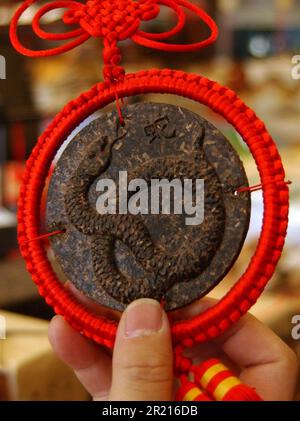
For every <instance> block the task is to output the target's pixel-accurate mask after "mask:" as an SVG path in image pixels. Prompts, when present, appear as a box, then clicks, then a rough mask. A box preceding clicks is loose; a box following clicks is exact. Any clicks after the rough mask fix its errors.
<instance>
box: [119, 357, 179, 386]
mask: <svg viewBox="0 0 300 421" xmlns="http://www.w3.org/2000/svg"><path fill="white" fill-rule="evenodd" d="M122 370H123V372H125V373H126V374H125V375H126V376H127V378H128V379H130V381H132V382H135V383H139V384H141V383H148V384H149V383H165V382H168V381H170V380H171V379H172V365H171V364H170V363H169V362H168V361H163V359H162V358H160V357H151V358H148V359H147V360H145V361H143V362H141V363H140V362H133V363H132V362H129V361H128V362H124V364H123V366H122Z"/></svg>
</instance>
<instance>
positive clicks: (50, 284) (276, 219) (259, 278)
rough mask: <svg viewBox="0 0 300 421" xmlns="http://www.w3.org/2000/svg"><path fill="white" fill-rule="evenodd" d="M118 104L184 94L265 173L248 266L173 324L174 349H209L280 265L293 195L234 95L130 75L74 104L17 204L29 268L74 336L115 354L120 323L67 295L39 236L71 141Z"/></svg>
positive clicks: (159, 75) (202, 82)
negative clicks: (51, 177) (216, 297)
mask: <svg viewBox="0 0 300 421" xmlns="http://www.w3.org/2000/svg"><path fill="white" fill-rule="evenodd" d="M115 92H117V95H118V97H119V98H125V97H129V96H133V95H140V94H147V93H168V94H174V95H180V96H183V97H187V98H190V99H193V100H195V101H197V102H199V103H201V104H205V105H207V106H208V107H210V108H211V109H212V110H213V111H215V112H217V113H218V114H220V115H222V116H223V117H225V119H226V120H227V121H228V122H229V123H231V124H232V125H233V126H234V127H235V129H236V130H237V131H238V132H239V133H240V135H241V136H242V137H243V139H244V140H245V142H246V143H247V145H248V146H249V148H250V151H251V152H252V154H253V157H254V159H255V161H256V163H257V166H258V170H259V173H260V177H261V181H262V187H263V197H264V219H263V227H262V232H261V236H260V241H259V244H258V247H257V249H256V252H255V255H254V256H253V258H252V260H251V262H250V265H249V267H248V268H247V270H246V272H245V273H244V275H242V277H241V278H240V279H239V281H238V282H237V283H236V285H235V286H234V287H233V288H232V289H231V290H230V291H229V293H228V294H227V295H226V296H225V297H224V298H223V299H222V300H221V301H220V302H218V303H217V304H216V305H215V306H214V307H212V308H210V309H209V310H207V311H205V312H204V313H202V314H200V315H198V316H196V317H195V318H193V319H191V320H184V321H179V322H176V323H173V325H172V334H173V339H174V342H175V343H182V344H184V345H185V344H190V342H191V340H192V342H191V343H193V342H194V343H198V342H203V341H205V340H207V339H211V338H214V337H216V336H218V335H220V334H221V333H222V332H224V331H225V330H226V329H227V328H229V326H231V325H232V324H233V323H234V322H236V321H237V320H238V319H239V318H240V317H241V316H242V315H243V314H244V313H246V312H247V311H248V310H249V308H250V307H251V306H252V305H253V304H254V303H255V301H256V300H257V298H258V297H259V295H260V294H261V292H262V291H263V289H264V287H265V285H266V283H267V282H268V280H269V279H270V277H271V276H272V274H273V272H274V269H275V266H276V264H277V262H278V260H279V258H280V255H281V252H282V249H283V245H284V239H285V235H286V230H287V224H288V206H289V202H288V199H289V192H288V186H287V184H286V183H285V174H284V170H283V166H282V162H281V159H280V156H279V154H278V151H277V148H276V146H275V144H274V141H273V140H272V138H271V136H270V135H269V134H268V132H267V131H266V129H265V126H264V124H263V122H262V121H261V120H259V119H258V118H257V117H256V115H255V113H254V112H253V111H252V110H251V109H249V108H248V107H247V106H246V105H245V104H244V103H243V102H242V101H241V100H240V99H239V98H238V97H237V96H236V94H235V93H234V92H233V91H231V90H229V89H227V88H225V87H222V86H220V85H219V84H218V83H216V82H212V81H210V80H208V79H206V78H204V77H201V76H198V75H194V74H186V73H184V72H182V71H173V70H168V69H167V70H149V71H142V72H139V73H137V74H128V75H126V76H125V78H124V80H123V82H120V83H118V84H111V83H110V82H104V83H98V84H97V85H95V86H94V87H93V88H92V89H90V90H89V91H88V92H85V93H83V94H81V95H80V96H79V97H78V98H77V99H76V100H74V101H71V102H70V103H69V104H68V105H66V106H65V108H64V109H63V110H62V111H61V112H60V113H59V114H58V115H57V116H56V117H55V119H54V120H53V122H52V123H51V124H50V126H49V127H48V128H47V129H46V131H45V132H44V133H43V134H42V136H41V137H40V138H39V140H38V143H37V145H36V146H35V148H34V150H33V152H32V155H31V157H30V158H29V160H28V162H27V165H26V170H25V174H24V178H23V183H22V188H21V194H20V200H19V213H18V221H19V242H20V247H21V251H22V254H23V256H24V258H25V260H26V263H27V268H28V270H29V271H30V273H31V274H32V277H33V279H34V281H35V282H36V284H37V285H38V288H39V292H40V294H41V295H42V296H44V297H45V299H46V302H47V303H48V304H49V305H51V306H53V307H54V310H55V312H56V313H58V314H61V315H62V316H64V318H65V319H66V320H67V321H68V322H69V323H70V324H71V326H73V327H74V328H75V329H77V330H79V331H80V332H82V333H83V334H84V335H86V336H87V337H89V338H92V339H93V340H94V341H96V342H98V343H100V344H102V345H105V346H107V347H112V346H113V343H114V339H115V334H116V329H117V323H116V322H113V321H110V320H107V319H105V318H103V317H101V316H99V315H97V314H94V313H93V312H92V311H90V310H89V309H87V308H86V307H85V306H83V305H82V304H81V303H79V302H78V301H77V299H76V298H75V297H74V296H73V295H72V294H71V293H70V292H69V291H67V290H66V289H65V288H64V286H63V285H62V284H61V282H60V281H59V280H58V278H57V276H56V274H55V273H54V271H53V269H52V267H51V264H50V262H49V260H48V258H47V254H46V250H45V245H44V243H43V241H42V240H37V241H32V242H30V241H29V240H30V239H32V238H35V237H37V236H38V235H39V233H40V214H39V209H40V201H41V195H42V192H43V188H44V185H45V180H46V177H47V175H48V171H49V168H50V165H51V162H52V160H53V158H54V156H55V154H56V152H57V149H58V148H59V147H60V146H61V144H62V143H63V142H64V140H65V139H66V138H67V136H68V135H69V134H70V133H71V132H72V130H73V129H74V128H75V127H76V126H78V124H79V123H80V122H81V121H82V120H84V119H85V118H86V117H88V116H89V115H90V114H91V113H93V112H94V111H96V110H99V109H101V108H102V107H104V106H106V105H107V104H109V103H111V102H113V101H114V100H115Z"/></svg>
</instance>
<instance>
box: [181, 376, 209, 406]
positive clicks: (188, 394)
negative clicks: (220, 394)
mask: <svg viewBox="0 0 300 421" xmlns="http://www.w3.org/2000/svg"><path fill="white" fill-rule="evenodd" d="M175 399H176V401H185V402H199V401H211V400H212V399H211V398H210V397H209V396H208V395H207V394H206V393H205V392H203V391H202V390H201V389H199V387H197V386H196V385H195V384H194V383H192V382H190V381H189V380H188V379H187V378H186V377H184V378H182V380H181V386H180V387H179V389H178V390H177V393H176V397H175Z"/></svg>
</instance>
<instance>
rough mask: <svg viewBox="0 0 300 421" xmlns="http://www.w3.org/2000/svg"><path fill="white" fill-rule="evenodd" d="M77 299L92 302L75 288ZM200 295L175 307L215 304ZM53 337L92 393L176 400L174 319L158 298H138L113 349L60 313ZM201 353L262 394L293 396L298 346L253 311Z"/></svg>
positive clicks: (194, 309)
mask: <svg viewBox="0 0 300 421" xmlns="http://www.w3.org/2000/svg"><path fill="white" fill-rule="evenodd" d="M68 288H71V289H72V291H73V292H74V293H75V294H76V295H77V297H78V299H80V300H81V301H82V302H84V303H85V304H87V305H90V306H92V308H93V310H96V311H98V312H99V311H100V312H102V309H101V308H100V307H98V306H96V307H95V304H91V303H90V302H89V301H88V300H87V299H86V298H84V297H83V296H82V295H81V294H80V293H78V291H75V290H74V287H70V285H68ZM213 304H214V302H213V301H211V300H202V301H199V302H196V303H194V304H193V305H191V306H189V307H187V308H185V309H183V310H179V311H177V312H175V313H174V314H172V318H173V319H182V318H187V317H191V316H193V315H195V314H199V313H200V312H202V311H204V310H205V309H206V308H207V307H209V306H211V305H213ZM49 339H50V342H51V344H52V346H53V348H54V351H55V352H56V354H57V355H58V356H59V358H61V359H62V360H63V361H64V362H65V363H66V364H67V365H69V366H70V367H71V368H72V369H73V370H74V372H75V374H76V376H77V377H78V379H79V380H80V382H81V383H82V384H83V386H84V387H85V388H86V390H87V391H88V392H89V393H90V394H91V395H92V397H93V399H94V400H112V401H113V400H123V401H129V400H135V401H138V400H146V401H151V400H153V401H169V400H173V399H174V393H173V390H174V387H173V386H174V378H173V366H172V365H173V361H172V345H171V337H170V325H169V320H168V317H167V315H166V314H165V312H164V311H162V310H161V307H160V305H159V303H157V302H156V301H154V300H148V299H146V300H145V299H143V300H138V301H135V302H134V303H132V304H130V306H128V307H127V309H126V311H125V312H124V313H123V315H122V317H121V319H120V323H119V327H118V331H117V337H116V343H115V347H114V350H113V353H112V355H111V353H110V352H108V351H107V350H105V349H104V348H102V347H100V346H98V345H96V344H95V343H93V342H91V341H89V340H88V339H86V338H85V337H83V336H82V335H81V334H80V333H78V332H76V331H75V330H73V329H72V328H71V327H70V326H69V325H68V324H67V323H66V322H65V321H64V319H63V318H62V317H60V316H55V317H54V318H53V320H52V321H51V323H50V328H49ZM188 352H189V356H192V357H195V358H197V360H200V361H201V360H206V359H208V358H212V357H217V358H220V359H221V360H222V362H223V363H225V364H227V365H228V366H229V367H230V368H231V369H233V370H234V371H235V373H236V374H237V375H239V377H240V379H241V380H242V381H243V382H244V383H246V384H248V385H249V386H251V387H255V388H256V390H257V392H258V393H259V394H260V396H261V397H262V398H263V399H264V400H271V401H279V400H285V401H291V400H293V399H294V393H295V388H296V383H297V377H298V359H297V357H296V355H295V354H294V352H293V351H292V350H291V349H290V348H289V347H288V346H287V345H286V344H285V343H284V342H283V341H282V340H281V339H280V338H279V337H278V336H276V335H275V333H274V332H272V331H271V330H270V329H269V328H268V327H266V326H265V325H264V324H262V323H261V322H260V321H258V320H257V319H256V318H255V317H253V316H252V315H250V314H247V315H246V316H244V317H243V318H242V319H241V320H240V321H239V322H238V323H237V324H235V325H234V326H233V327H231V328H230V329H229V330H228V331H227V332H226V333H225V334H224V335H223V336H221V337H220V338H218V339H216V340H215V341H213V342H210V343H208V344H201V345H198V346H195V347H194V348H192V349H190V350H188Z"/></svg>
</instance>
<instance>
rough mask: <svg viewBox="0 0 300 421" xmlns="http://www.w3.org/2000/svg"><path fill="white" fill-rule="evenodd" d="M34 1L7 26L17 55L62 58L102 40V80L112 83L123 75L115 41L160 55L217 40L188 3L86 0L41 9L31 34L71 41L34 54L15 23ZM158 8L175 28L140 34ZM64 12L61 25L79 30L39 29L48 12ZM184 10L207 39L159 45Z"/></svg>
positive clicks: (181, 0)
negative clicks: (171, 18) (173, 19)
mask: <svg viewBox="0 0 300 421" xmlns="http://www.w3.org/2000/svg"><path fill="white" fill-rule="evenodd" d="M36 2H37V0H26V1H25V2H24V3H23V4H22V5H21V6H20V7H19V9H18V10H17V12H16V13H15V15H14V17H13V19H12V21H11V25H10V39H11V42H12V44H13V46H14V47H15V49H16V50H17V51H19V52H20V53H22V54H24V55H27V56H30V57H45V56H52V55H56V54H61V53H64V52H66V51H69V50H71V49H72V48H74V47H76V46H78V45H80V44H82V43H83V42H84V41H86V40H87V39H88V38H90V37H91V36H93V37H102V38H103V45H104V50H103V60H104V65H105V66H104V69H103V73H104V77H105V79H107V80H109V81H111V82H118V81H119V80H121V79H122V78H123V77H124V74H125V71H124V69H123V67H122V66H120V62H121V52H120V49H119V47H118V45H117V43H118V41H121V40H125V39H127V38H131V39H132V40H134V41H135V42H137V43H138V44H141V45H144V46H147V47H150V48H155V49H159V50H163V51H176V52H179V51H196V50H199V49H201V48H204V47H206V46H208V45H210V44H212V43H213V42H214V41H215V40H216V38H217V36H218V27H217V25H216V23H215V22H214V20H213V19H212V18H211V17H210V16H208V15H207V14H206V13H205V12H204V10H202V9H201V8H200V7H198V6H195V5H194V4H192V3H190V2H188V1H187V0H177V1H174V0H139V1H138V2H136V1H133V0H110V1H107V0H89V1H87V3H86V4H83V3H79V2H76V1H73V0H72V1H71V0H68V1H64V0H59V1H54V2H51V3H49V4H46V5H44V6H42V7H41V8H40V9H39V10H38V12H37V13H36V14H35V16H34V18H33V21H32V28H33V31H34V33H35V34H36V35H37V36H39V37H40V38H42V39H46V40H52V41H62V40H71V41H69V42H68V43H66V44H64V45H61V46H59V47H55V48H52V49H49V50H41V51H33V50H30V49H28V48H26V47H24V46H23V45H22V43H21V42H20V40H19V38H18V32H17V29H18V23H19V19H20V17H21V16H22V14H23V13H24V12H25V10H26V9H28V8H29V7H30V6H31V5H32V4H33V3H36ZM159 5H164V6H167V7H169V8H171V9H172V10H173V11H174V12H175V14H176V15H177V19H178V20H177V24H176V25H175V26H174V28H172V29H171V30H169V31H166V32H163V33H161V34H152V33H149V32H144V31H141V30H139V26H140V23H141V21H143V20H144V21H145V20H150V19H153V18H155V17H156V16H157V15H158V13H159ZM61 8H63V9H67V11H66V12H65V13H64V16H63V21H64V23H65V24H66V25H74V24H76V25H78V26H79V28H78V29H75V30H72V31H69V32H67V33H57V34H56V33H48V32H46V31H44V30H43V29H42V28H41V27H40V20H41V18H42V17H43V16H44V15H45V14H46V13H48V12H49V11H51V10H54V9H61ZM183 8H187V9H189V10H190V11H192V12H194V13H195V14H196V15H197V16H198V17H199V18H200V19H201V20H202V21H203V22H204V23H206V24H207V25H208V27H209V28H210V31H211V34H210V36H209V37H208V38H207V39H206V40H204V41H200V42H196V43H194V44H191V45H182V44H166V43H163V42H160V41H162V40H166V39H167V38H170V37H171V36H173V35H175V34H177V33H178V32H179V31H181V29H182V28H183V27H184V25H185V20H186V17H185V12H184V10H183Z"/></svg>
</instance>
